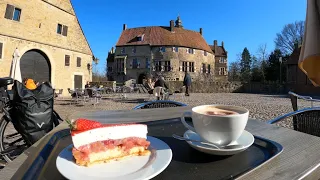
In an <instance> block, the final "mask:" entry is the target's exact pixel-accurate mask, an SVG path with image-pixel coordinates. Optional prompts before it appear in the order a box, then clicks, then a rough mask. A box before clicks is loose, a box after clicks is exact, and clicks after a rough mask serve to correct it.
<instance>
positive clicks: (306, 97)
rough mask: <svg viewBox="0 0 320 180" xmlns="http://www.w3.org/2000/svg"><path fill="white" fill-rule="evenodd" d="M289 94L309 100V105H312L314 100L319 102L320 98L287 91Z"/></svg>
mask: <svg viewBox="0 0 320 180" xmlns="http://www.w3.org/2000/svg"><path fill="white" fill-rule="evenodd" d="M289 94H291V95H293V96H295V97H297V98H298V99H303V100H305V101H310V102H311V107H313V103H314V102H320V99H313V98H312V97H311V96H301V95H299V94H296V93H294V92H291V91H289Z"/></svg>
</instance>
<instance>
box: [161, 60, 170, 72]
mask: <svg viewBox="0 0 320 180" xmlns="http://www.w3.org/2000/svg"><path fill="white" fill-rule="evenodd" d="M162 65H163V71H171V66H170V61H162Z"/></svg>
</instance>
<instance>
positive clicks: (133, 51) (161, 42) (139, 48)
mask: <svg viewBox="0 0 320 180" xmlns="http://www.w3.org/2000/svg"><path fill="white" fill-rule="evenodd" d="M214 58H215V56H214V53H213V52H212V50H211V48H210V47H209V45H208V44H207V43H206V41H205V40H204V38H203V37H202V28H200V30H199V32H196V31H191V30H187V29H184V28H183V26H182V21H181V19H180V17H178V18H177V20H176V21H175V22H174V21H173V20H171V21H170V26H151V27H139V28H130V29H128V28H127V25H125V24H124V25H123V31H122V33H121V36H120V38H119V40H118V42H117V44H116V49H115V50H112V51H110V52H109V56H108V58H107V61H108V62H107V66H108V77H109V79H112V80H116V81H118V82H123V81H126V80H128V79H136V80H137V82H138V83H142V79H143V77H144V76H146V75H147V74H157V75H159V74H161V75H163V76H164V77H165V79H166V80H168V81H182V80H183V78H184V72H185V71H187V72H189V73H190V75H191V76H192V78H195V77H197V76H198V75H201V76H204V77H207V76H213V75H214V73H213V71H214V68H215V62H214V61H215V59H214Z"/></svg>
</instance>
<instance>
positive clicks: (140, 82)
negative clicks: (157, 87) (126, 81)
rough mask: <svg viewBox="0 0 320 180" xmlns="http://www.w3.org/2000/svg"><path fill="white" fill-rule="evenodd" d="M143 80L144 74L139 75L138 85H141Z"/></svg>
mask: <svg viewBox="0 0 320 180" xmlns="http://www.w3.org/2000/svg"><path fill="white" fill-rule="evenodd" d="M143 79H146V74H145V73H141V74H140V75H139V77H138V84H143Z"/></svg>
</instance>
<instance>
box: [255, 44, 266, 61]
mask: <svg viewBox="0 0 320 180" xmlns="http://www.w3.org/2000/svg"><path fill="white" fill-rule="evenodd" d="M257 57H258V59H259V61H265V60H267V58H268V52H267V44H266V43H263V44H260V45H259V47H258V50H257Z"/></svg>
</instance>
